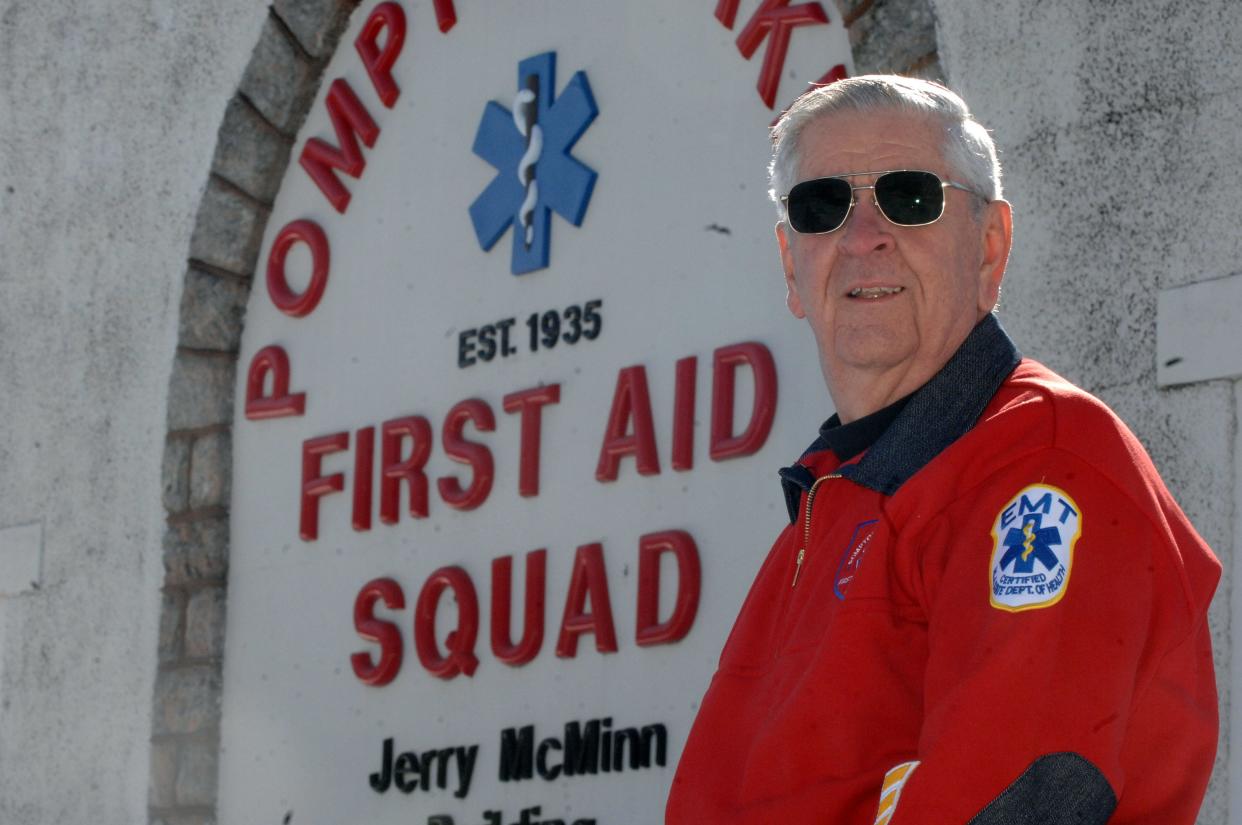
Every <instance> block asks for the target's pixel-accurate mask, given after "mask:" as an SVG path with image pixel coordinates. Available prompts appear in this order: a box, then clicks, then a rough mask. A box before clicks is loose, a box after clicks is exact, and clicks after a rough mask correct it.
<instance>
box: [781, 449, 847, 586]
mask: <svg viewBox="0 0 1242 825" xmlns="http://www.w3.org/2000/svg"><path fill="white" fill-rule="evenodd" d="M830 478H842V475H841V474H840V473H829V474H828V475H826V476H820V477H819V478H817V479H815V483H814V484H812V485H811V489H810V490H808V491H807V494H806V514H805V516H804V518H803V529H802V546H801V547H800V548H798V561H797V564H796V565H795V566H794V574H793V583H792V584H790V585H789V587H790V588H791V589H792V588H794V587H797V586H798V574H799V573H801V572H802V562H803V560H804V559H806V548H807V547H809V546H810V545H811V505H812V504H814V503H815V491H816V490H818V489H819V485H820V484H823V483H824V482H825V481H827V480H828V479H830Z"/></svg>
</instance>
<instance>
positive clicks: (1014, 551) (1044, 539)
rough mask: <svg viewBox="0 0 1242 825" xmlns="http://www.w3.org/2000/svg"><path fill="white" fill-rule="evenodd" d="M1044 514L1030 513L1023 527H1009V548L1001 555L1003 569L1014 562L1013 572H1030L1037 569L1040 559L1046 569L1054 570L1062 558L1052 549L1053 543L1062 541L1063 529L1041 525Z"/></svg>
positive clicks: (1006, 543)
mask: <svg viewBox="0 0 1242 825" xmlns="http://www.w3.org/2000/svg"><path fill="white" fill-rule="evenodd" d="M1041 521H1043V516H1042V515H1041V514H1039V513H1028V514H1027V515H1026V517H1025V518H1024V519H1023V521H1022V527H1021V529H1019V528H1017V527H1011V528H1009V532H1008V533H1007V534H1006V535H1005V546H1006V547H1008V548H1009V549H1008V550H1007V551H1005V555H1003V556H1002V557H1001V560H1000V566H1001V569H1002V570H1004V569H1007V568H1008V567H1009V565H1010V564H1013V570H1012V571H1011V572H1013V573H1015V574H1018V573H1030V572H1032V571H1034V569H1035V560H1036V559H1038V560H1039V563H1040V564H1042V565H1043V566H1044V567H1045V568H1046V569H1048V570H1052V569H1053V568H1055V567H1056V566H1057V565H1058V564H1060V563H1061V560H1060V559H1058V558H1057V554H1056V553H1054V552H1053V551H1052V545H1054V544H1060V543H1061V531H1060V530H1058V529H1057V528H1055V527H1041V526H1040V522H1041Z"/></svg>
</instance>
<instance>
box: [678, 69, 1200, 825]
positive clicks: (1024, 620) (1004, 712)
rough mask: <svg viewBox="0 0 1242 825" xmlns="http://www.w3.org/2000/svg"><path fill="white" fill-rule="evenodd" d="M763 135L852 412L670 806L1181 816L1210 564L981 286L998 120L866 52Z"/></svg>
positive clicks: (721, 673) (1002, 232) (794, 492)
mask: <svg viewBox="0 0 1242 825" xmlns="http://www.w3.org/2000/svg"><path fill="white" fill-rule="evenodd" d="M773 138H774V156H773V160H772V167H771V173H772V195H773V197H774V198H775V199H776V200H777V202H778V205H779V207H780V211H781V221H780V223H779V224H778V225H777V227H776V235H777V239H778V241H779V243H780V253H781V261H782V263H783V264H784V270H785V283H786V286H787V287H788V298H787V301H788V305H789V310H790V312H792V313H793V315H794V316H795V317H797V318H805V319H806V320H807V322H808V323H809V324H810V327H811V331H812V332H813V333H814V336H815V341H816V344H817V346H818V350H819V360H820V365H821V367H822V370H823V375H824V380H825V382H826V383H827V385H828V391H829V393H830V394H831V395H832V398H833V401H834V402H835V405H836V409H837V414H836V415H834V416H833V417H832V418H830V419H829V420H828V421H827V423H825V424H824V425H823V427H822V428H821V429H820V431H819V437H818V438H817V439H816V440H815V441H814V443H812V444H811V446H810V448H809V449H808V450H807V451H806V453H805V454H803V456H802V457H801V458H800V459H799V460H798V462H797V463H796V464H794V465H793V466H792V467H788V468H785V469H783V470H782V471H781V478H782V482H783V486H784V490H785V498H786V502H787V504H788V508H789V516H790V524H789V526H788V527H787V528H786V529H785V530H784V532H783V533H782V534H781V535H780V537H779V538H778V539H777V541H776V544H775V546H774V547H773V548H772V551H771V552H770V554H769V555H768V557H767V560H766V562H765V563H764V564H763V567H762V569H761V570H760V572H759V574H758V576H757V577H756V579H755V582H754V584H753V586H752V588H751V591H750V595H749V597H748V598H747V599H746V603H745V604H744V605H743V607H742V610H741V613H740V615H739V616H738V619H737V623H736V624H735V626H734V628H733V632H732V634H731V635H730V637H729V640H728V642H727V644H726V645H725V649H724V652H723V653H722V655H721V658H720V666H719V670H718V671H717V673H716V676H715V678H714V679H713V680H712V684H711V686H710V688H709V689H708V691H707V694H706V696H705V697H704V698H703V702H702V705H701V708H700V710H699V715H698V719H697V720H696V721H695V724H694V728H693V730H692V731H691V733H690V737H689V741H688V742H687V744H686V748H685V751H684V753H683V755H682V759H681V764H680V766H679V768H678V771H677V775H676V778H675V780H674V783H673V788H672V792H671V795H670V797H669V802H668V811H667V814H668V816H667V821H668V822H669V823H675V825H681V823H713V825H720V824H721V823H754V824H755V825H759V823H763V825H773V823H812V822H814V823H821V822H822V823H834V825H835V824H836V823H849V824H850V825H859V824H860V823H862V824H863V825H865V823H871V822H875V823H880V824H881V825H888V823H891V825H955V824H956V823H963V824H964V823H967V822H970V823H972V825H1001V824H1002V823H1004V825H1012V824H1013V823H1043V824H1044V825H1059V824H1060V823H1064V824H1065V825H1069V823H1075V825H1099V824H1100V823H1104V822H1111V823H1161V825H1183V824H1184V825H1190V824H1191V823H1193V822H1194V820H1195V816H1196V813H1197V811H1198V809H1199V805H1200V802H1201V800H1202V798H1203V793H1204V789H1205V787H1206V785H1207V781H1208V775H1209V773H1210V771H1211V766H1212V761H1213V756H1214V754H1215V749H1216V735H1217V710H1216V691H1215V681H1214V677H1213V672H1212V654H1211V648H1210V642H1209V635H1208V627H1207V622H1206V619H1205V613H1206V610H1207V606H1208V603H1209V601H1210V600H1211V598H1212V593H1213V591H1214V589H1215V587H1216V582H1217V580H1218V578H1219V574H1220V564H1219V562H1217V560H1216V559H1215V557H1214V556H1213V555H1212V553H1211V551H1210V550H1209V549H1208V547H1207V546H1206V545H1205V544H1204V542H1203V540H1202V539H1201V538H1200V537H1199V536H1198V535H1197V534H1196V533H1195V531H1194V529H1193V528H1192V527H1191V525H1190V524H1189V522H1188V521H1187V520H1186V517H1185V516H1184V515H1183V514H1182V512H1181V510H1180V509H1179V508H1178V506H1177V504H1176V503H1175V502H1174V501H1173V499H1172V497H1171V496H1170V495H1169V492H1168V491H1167V490H1166V489H1165V486H1164V484H1163V483H1162V482H1161V480H1160V478H1159V476H1158V475H1157V473H1156V470H1155V468H1154V467H1153V466H1152V464H1151V461H1150V459H1148V457H1147V455H1146V453H1145V452H1144V451H1143V448H1142V447H1141V446H1140V445H1139V443H1138V441H1137V440H1136V439H1135V438H1134V436H1133V435H1132V434H1131V433H1130V432H1129V430H1127V429H1126V427H1125V425H1124V424H1122V423H1121V421H1120V420H1118V419H1117V417H1116V416H1115V415H1113V413H1112V412H1111V411H1110V410H1109V409H1108V408H1107V407H1105V406H1104V405H1103V404H1102V403H1101V402H1100V401H1098V400H1097V399H1095V398H1093V397H1092V396H1090V395H1088V394H1087V393H1085V392H1083V391H1082V390H1080V389H1077V388H1076V387H1074V386H1073V385H1071V384H1069V383H1068V382H1066V381H1065V380H1064V379H1062V378H1060V377H1058V376H1057V375H1055V374H1053V373H1052V372H1051V371H1049V370H1048V369H1047V368H1045V367H1043V366H1041V365H1040V364H1038V363H1036V362H1034V361H1031V360H1029V359H1022V358H1021V356H1019V354H1018V352H1017V350H1016V349H1015V348H1014V345H1013V343H1012V342H1011V341H1010V340H1009V338H1008V336H1007V335H1006V334H1005V332H1004V331H1003V330H1002V329H1001V326H1000V324H999V323H998V322H997V319H996V317H995V316H994V315H993V314H992V309H993V307H994V306H995V304H996V301H997V296H998V294H999V291H1000V285H1001V278H1002V276H1003V275H1004V272H1005V265H1006V261H1007V257H1008V254H1009V247H1010V238H1011V226H1012V225H1011V211H1010V206H1009V204H1008V203H1007V202H1005V201H1004V200H1002V199H1001V186H1000V167H999V164H998V163H997V160H996V151H995V148H994V147H993V144H992V141H991V138H990V137H989V136H988V133H987V132H986V130H985V129H983V127H982V126H980V125H979V124H978V123H977V122H976V121H975V120H974V119H973V118H972V116H971V115H970V112H969V111H968V110H967V108H966V106H965V104H964V103H963V102H962V100H961V99H960V98H959V97H958V96H957V95H955V94H953V93H952V92H950V91H948V90H947V89H944V88H943V87H941V86H939V85H936V84H933V83H927V82H923V81H919V80H912V79H907V78H899V77H888V76H871V77H858V78H852V79H848V80H844V81H840V82H838V83H835V84H832V85H830V86H826V87H823V88H818V89H815V90H813V91H811V92H808V93H807V94H806V95H804V96H803V97H801V98H800V99H799V100H798V101H797V102H796V103H795V104H794V105H793V106H792V107H791V108H790V110H789V111H788V112H787V113H786V114H785V115H784V116H783V117H782V118H781V120H780V122H779V123H777V125H776V127H775V129H774V130H773ZM1070 196H1071V197H1072V196H1074V195H1070Z"/></svg>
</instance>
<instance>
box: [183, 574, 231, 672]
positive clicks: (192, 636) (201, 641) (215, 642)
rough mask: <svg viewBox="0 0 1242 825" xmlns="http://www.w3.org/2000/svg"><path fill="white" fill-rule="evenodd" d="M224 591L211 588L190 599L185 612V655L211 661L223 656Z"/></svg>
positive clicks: (221, 588) (200, 591)
mask: <svg viewBox="0 0 1242 825" xmlns="http://www.w3.org/2000/svg"><path fill="white" fill-rule="evenodd" d="M224 606H225V589H224V587H223V586H219V587H208V588H206V589H203V590H199V591H198V592H196V593H194V594H193V595H191V596H190V600H189V604H188V605H187V606H186V612H185V655H186V656H188V657H191V658H195V659H199V658H210V657H215V656H223V655H224V619H225V612H224Z"/></svg>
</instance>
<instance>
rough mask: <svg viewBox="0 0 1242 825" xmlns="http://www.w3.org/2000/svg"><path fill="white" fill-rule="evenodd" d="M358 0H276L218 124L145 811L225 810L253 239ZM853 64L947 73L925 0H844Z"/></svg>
mask: <svg viewBox="0 0 1242 825" xmlns="http://www.w3.org/2000/svg"><path fill="white" fill-rule="evenodd" d="M357 4H358V0H274V2H273V4H272V6H271V8H270V9H269V12H268V17H267V19H266V20H265V21H264V24H263V29H262V32H261V34H260V36H259V40H258V43H257V44H256V45H255V48H254V51H253V52H252V53H251V56H250V61H249V63H248V64H247V66H246V69H245V71H244V72H243V75H242V79H241V82H240V84H239V86H238V89H237V91H236V93H235V94H234V95H233V97H232V98H231V99H230V100H229V102H228V105H227V107H226V109H225V114H224V119H223V121H222V123H221V125H220V130H219V134H218V137H217V143H216V150H215V155H214V157H213V159H212V164H211V172H210V174H209V175H208V179H207V184H206V189H205V191H204V193H203V197H202V201H201V202H200V205H199V210H198V215H197V218H196V221H195V226H194V230H193V233H192V235H191V239H190V250H189V255H188V256H187V261H186V270H185V282H184V286H183V289H182V297H181V306H180V313H179V325H178V333H177V349H176V354H175V356H174V360H173V369H172V376H171V379H170V381H169V388H168V420H167V434H166V437H165V442H164V457H163V471H162V474H163V504H164V509H165V512H166V514H167V519H166V522H167V523H166V528H165V531H164V539H163V560H164V570H165V573H164V584H163V588H162V594H163V599H162V604H161V608H160V631H159V647H158V654H157V662H158V665H157V670H156V679H155V688H154V695H153V698H152V728H151V730H152V736H151V774H150V783H149V796H148V821H149V822H150V823H152V824H153V825H210V823H214V822H215V818H216V790H217V777H218V766H219V748H220V715H221V696H222V691H223V656H224V634H225V605H226V598H227V590H226V588H227V578H228V564H229V510H228V506H229V494H230V486H231V477H232V438H231V434H232V423H233V401H234V398H233V394H234V388H235V386H236V377H237V356H238V350H239V347H240V342H241V333H242V326H243V321H244V315H245V310H246V302H247V300H248V299H249V295H250V289H251V285H252V283H253V278H254V273H255V268H256V264H257V260H258V254H259V246H260V244H261V242H262V239H263V234H264V231H265V229H266V226H267V220H268V217H269V215H270V214H271V208H272V203H273V201H274V200H275V198H276V194H277V191H278V190H279V188H280V183H281V181H282V179H283V178H284V175H285V171H286V169H287V167H288V164H289V160H290V155H291V152H292V149H293V146H294V143H295V140H296V136H297V133H298V130H299V128H300V127H301V125H302V123H303V121H304V120H305V118H306V114H307V112H308V110H309V109H310V105H311V103H312V102H313V100H314V98H315V94H316V92H317V90H318V88H319V84H320V82H321V79H322V75H323V71H324V69H325V68H326V66H327V64H328V61H329V60H330V59H331V57H332V54H333V52H334V51H335V49H336V47H337V44H338V42H339V40H340V36H341V33H342V32H343V31H344V29H345V27H346V25H347V24H348V22H349V18H350V15H351V14H352V12H353V11H354V9H355V8H356V7H357ZM836 7H837V12H838V13H839V14H840V16H841V17H840V19H841V20H842V21H843V22H844V24H845V26H846V27H847V29H848V31H849V39H850V46H851V48H852V51H853V56H854V63H855V71H856V72H857V73H859V74H863V73H868V72H899V73H903V74H914V75H918V76H921V77H928V78H934V79H943V72H942V70H941V67H940V62H939V57H938V53H937V46H936V30H935V19H934V16H933V12H932V7H931V4H930V0H836Z"/></svg>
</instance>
